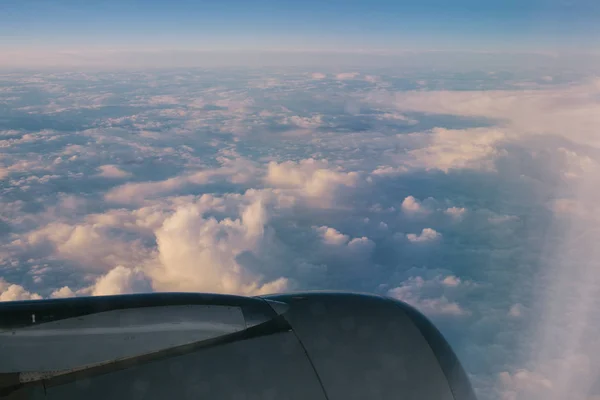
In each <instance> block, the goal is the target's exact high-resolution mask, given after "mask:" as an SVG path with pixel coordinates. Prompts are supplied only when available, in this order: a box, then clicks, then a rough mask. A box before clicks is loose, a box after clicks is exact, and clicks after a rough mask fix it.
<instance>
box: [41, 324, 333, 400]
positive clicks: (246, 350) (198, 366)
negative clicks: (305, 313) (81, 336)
mask: <svg viewBox="0 0 600 400" xmlns="http://www.w3.org/2000/svg"><path fill="white" fill-rule="evenodd" d="M47 399H57V400H58V399H60V400H71V399H86V400H96V399H98V400H100V399H102V400H105V399H178V400H179V399H195V400H196V399H211V400H229V399H231V400H241V399H244V400H286V399H287V400H307V399H311V400H313V399H314V400H325V397H324V395H323V392H322V390H321V388H320V387H319V385H318V384H317V380H316V379H315V375H314V372H313V370H312V369H311V366H310V364H309V362H308V360H307V359H306V357H305V355H304V353H303V351H302V348H301V347H300V345H299V344H298V341H297V340H296V337H295V336H294V334H293V333H291V332H285V333H277V334H274V335H270V336H264V337H259V338H254V339H250V340H244V341H240V342H235V343H231V344H227V345H224V346H219V347H214V348H208V349H205V350H201V351H197V352H194V353H191V354H188V355H184V356H179V357H173V358H170V359H168V360H164V361H161V362H155V363H149V364H145V365H140V366H138V367H133V368H129V369H126V370H122V371H117V372H113V373H111V374H106V375H101V376H97V377H94V378H91V379H82V380H79V381H77V382H75V383H71V384H66V385H58V386H53V387H48V388H47Z"/></svg>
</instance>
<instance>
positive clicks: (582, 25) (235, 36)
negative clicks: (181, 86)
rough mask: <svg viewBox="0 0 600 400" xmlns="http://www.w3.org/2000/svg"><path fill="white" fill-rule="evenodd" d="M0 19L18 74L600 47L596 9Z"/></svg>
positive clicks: (512, 0) (380, 9)
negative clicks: (185, 58) (215, 59)
mask: <svg viewBox="0 0 600 400" xmlns="http://www.w3.org/2000/svg"><path fill="white" fill-rule="evenodd" d="M0 11H1V12H0V46H1V47H2V48H4V51H5V52H6V55H5V57H3V58H2V59H1V60H2V62H3V64H5V65H17V66H27V65H29V64H34V65H37V66H39V65H43V64H44V63H46V64H49V65H52V62H51V60H52V57H50V56H54V57H56V56H57V54H58V55H60V54H62V55H63V56H64V52H75V53H77V54H80V55H81V57H84V58H85V57H87V58H88V61H89V58H90V57H96V58H97V60H96V63H98V62H99V60H101V59H102V58H106V54H105V52H106V51H116V50H119V51H125V52H135V51H138V52H139V51H149V50H152V51H159V52H165V51H175V50H179V51H218V52H222V51H226V52H232V51H233V52H234V53H235V52H240V51H242V52H244V51H258V50H269V51H280V52H281V51H283V52H289V51H308V50H310V51H314V50H317V51H323V50H327V51H332V50H335V51H338V52H339V51H345V52H356V51H358V50H361V51H363V52H364V51H367V52H373V51H387V52H391V53H394V52H399V51H407V50H410V51H419V52H422V51H449V50H451V51H457V50H462V51H475V52H482V51H483V52H527V53H539V52H546V53H548V52H551V53H556V52H579V53H588V52H593V51H594V49H595V48H596V47H597V45H598V43H599V38H600V28H599V26H600V5H598V3H597V2H596V1H593V0H522V1H517V0H502V1H500V0H490V1H476V0H457V1H451V2H449V1H445V0H423V1H390V0H373V1H365V0H327V1H317V0H307V1H302V2H300V1H290V0H278V1H274V0H248V1H240V0H223V1H212V0H210V1H186V0H174V1H163V0H149V1H142V0H123V1H121V0H102V1H93V2H81V1H75V0H50V1H46V0H5V1H3V2H2V4H0ZM9 52H10V53H9ZM103 52H104V53H103ZM36 54H37V55H38V56H39V57H37V58H36V57H35V56H36ZM42 55H43V56H42ZM153 59H154V60H160V56H155V57H154V58H153ZM316 61H318V59H316ZM71 63H73V61H71ZM122 63H123V64H127V63H125V62H122ZM195 63H196V64H202V63H203V59H202V57H198V58H197V59H195ZM91 64H94V63H91ZM117 64H118V63H117ZM29 66H30V65H29Z"/></svg>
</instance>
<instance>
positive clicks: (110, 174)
mask: <svg viewBox="0 0 600 400" xmlns="http://www.w3.org/2000/svg"><path fill="white" fill-rule="evenodd" d="M98 169H99V170H100V173H98V176H101V177H103V178H116V179H119V178H129V177H131V173H130V172H126V171H123V170H122V169H120V168H119V167H117V166H116V165H101V166H100V167H98Z"/></svg>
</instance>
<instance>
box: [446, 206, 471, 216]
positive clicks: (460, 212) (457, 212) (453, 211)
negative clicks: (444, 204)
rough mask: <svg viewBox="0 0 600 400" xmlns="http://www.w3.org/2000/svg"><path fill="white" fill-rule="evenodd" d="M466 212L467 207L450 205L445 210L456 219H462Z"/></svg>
mask: <svg viewBox="0 0 600 400" xmlns="http://www.w3.org/2000/svg"><path fill="white" fill-rule="evenodd" d="M466 212H467V209H466V208H464V207H449V208H447V209H446V210H445V211H444V213H445V214H446V215H449V216H451V217H452V218H455V219H461V218H462V217H463V216H464V215H465V213H466Z"/></svg>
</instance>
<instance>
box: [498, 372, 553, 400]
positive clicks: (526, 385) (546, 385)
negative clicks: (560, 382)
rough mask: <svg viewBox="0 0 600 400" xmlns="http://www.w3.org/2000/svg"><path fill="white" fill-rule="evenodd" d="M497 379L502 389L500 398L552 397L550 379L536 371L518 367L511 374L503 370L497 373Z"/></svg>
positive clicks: (512, 399)
mask: <svg viewBox="0 0 600 400" xmlns="http://www.w3.org/2000/svg"><path fill="white" fill-rule="evenodd" d="M499 379H500V382H501V384H502V386H503V389H504V390H503V393H502V400H518V399H523V400H525V399H540V400H541V399H542V398H546V399H550V398H552V397H551V396H552V387H553V384H552V381H550V380H549V379H548V378H546V377H545V376H544V375H542V374H540V373H538V372H532V371H529V370H526V369H520V370H517V371H515V372H514V373H512V374H511V373H509V372H506V371H505V372H501V373H500V374H499Z"/></svg>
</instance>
